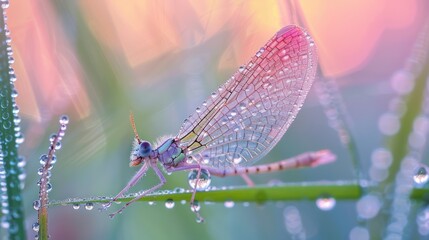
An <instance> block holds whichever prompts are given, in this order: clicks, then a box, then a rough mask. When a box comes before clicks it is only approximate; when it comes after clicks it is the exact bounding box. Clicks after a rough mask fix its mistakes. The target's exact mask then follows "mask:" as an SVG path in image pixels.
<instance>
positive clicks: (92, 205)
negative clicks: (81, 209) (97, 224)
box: [85, 202, 94, 210]
mask: <svg viewBox="0 0 429 240" xmlns="http://www.w3.org/2000/svg"><path fill="white" fill-rule="evenodd" d="M93 208H94V203H92V202H87V203H85V209H86V210H92V209H93Z"/></svg>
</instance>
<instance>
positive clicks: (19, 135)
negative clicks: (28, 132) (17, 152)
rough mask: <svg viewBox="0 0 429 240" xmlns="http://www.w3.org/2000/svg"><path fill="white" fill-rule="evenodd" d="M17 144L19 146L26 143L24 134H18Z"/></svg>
mask: <svg viewBox="0 0 429 240" xmlns="http://www.w3.org/2000/svg"><path fill="white" fill-rule="evenodd" d="M15 142H16V143H17V144H22V143H23V142H24V136H23V135H22V133H18V136H16V139H15Z"/></svg>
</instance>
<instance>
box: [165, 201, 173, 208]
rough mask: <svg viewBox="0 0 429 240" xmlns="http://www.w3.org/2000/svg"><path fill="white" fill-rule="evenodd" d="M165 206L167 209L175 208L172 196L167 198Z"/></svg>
mask: <svg viewBox="0 0 429 240" xmlns="http://www.w3.org/2000/svg"><path fill="white" fill-rule="evenodd" d="M165 207H166V208H167V209H172V208H174V201H173V199H171V198H169V199H167V200H166V201H165Z"/></svg>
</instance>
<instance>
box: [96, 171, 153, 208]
mask: <svg viewBox="0 0 429 240" xmlns="http://www.w3.org/2000/svg"><path fill="white" fill-rule="evenodd" d="M148 167H149V166H148V164H147V163H144V164H143V166H142V167H141V168H140V170H139V171H138V172H137V173H136V174H135V175H134V176H133V178H131V180H130V181H129V182H128V183H127V185H126V186H125V187H124V189H122V190H121V191H120V192H119V193H118V194H117V195H116V196H115V197H114V198H113V199H112V200H110V202H108V203H106V204H103V206H102V207H101V208H100V210H106V209H107V208H109V207H110V206H111V205H112V203H113V202H114V201H116V200H117V199H118V198H120V197H122V196H123V195H124V194H125V193H126V192H127V191H128V190H129V189H130V188H131V187H132V186H134V185H136V183H137V182H138V181H139V180H140V179H141V178H142V177H143V176H144V174H145V173H146V171H147V169H148Z"/></svg>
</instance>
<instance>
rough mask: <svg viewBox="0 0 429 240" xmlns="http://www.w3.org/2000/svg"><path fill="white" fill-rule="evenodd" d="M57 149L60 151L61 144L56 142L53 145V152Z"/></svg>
mask: <svg viewBox="0 0 429 240" xmlns="http://www.w3.org/2000/svg"><path fill="white" fill-rule="evenodd" d="M59 149H61V142H57V143H56V144H55V150H59Z"/></svg>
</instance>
